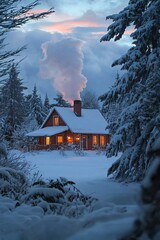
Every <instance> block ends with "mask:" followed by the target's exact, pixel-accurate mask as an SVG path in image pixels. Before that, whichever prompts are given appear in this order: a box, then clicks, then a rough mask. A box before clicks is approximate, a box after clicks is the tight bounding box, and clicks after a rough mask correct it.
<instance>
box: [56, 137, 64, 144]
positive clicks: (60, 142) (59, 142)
mask: <svg viewBox="0 0 160 240" xmlns="http://www.w3.org/2000/svg"><path fill="white" fill-rule="evenodd" d="M59 137H61V138H62V142H59V141H58V138H59ZM61 144H63V135H57V145H61Z"/></svg>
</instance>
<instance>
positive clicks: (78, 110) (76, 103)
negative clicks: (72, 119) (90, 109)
mask: <svg viewBox="0 0 160 240" xmlns="http://www.w3.org/2000/svg"><path fill="white" fill-rule="evenodd" d="M81 105H82V103H81V100H74V106H73V110H74V113H75V114H76V115H77V117H80V116H81Z"/></svg>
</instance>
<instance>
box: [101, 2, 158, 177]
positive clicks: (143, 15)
mask: <svg viewBox="0 0 160 240" xmlns="http://www.w3.org/2000/svg"><path fill="white" fill-rule="evenodd" d="M159 9H160V2H159V1H158V0H145V1H141V0H136V1H135V0H130V1H129V3H128V6H127V7H126V8H124V9H123V10H122V11H121V12H120V13H119V14H114V15H112V16H108V17H107V19H112V20H113V23H112V24H111V25H110V26H109V27H108V33H107V34H106V35H105V36H103V37H102V39H101V41H110V40H111V39H112V38H114V40H115V41H116V40H119V39H120V38H121V37H122V36H123V34H124V32H125V30H126V28H127V27H128V26H130V25H132V24H133V25H134V26H135V30H134V31H133V32H132V34H131V37H132V39H133V46H132V47H131V48H130V49H129V50H128V52H127V53H126V54H125V55H124V56H122V57H121V58H120V59H118V60H116V61H115V62H114V63H113V65H112V66H116V65H122V69H123V70H126V73H125V74H124V75H123V76H122V77H121V78H120V79H119V80H118V81H117V82H116V83H115V85H114V87H112V88H111V90H110V91H109V92H108V93H107V94H105V95H103V96H102V97H101V100H102V101H103V102H104V105H108V106H113V104H115V105H120V106H122V107H123V108H122V110H121V111H120V113H119V115H118V116H117V119H115V120H114V121H113V122H111V123H110V126H109V128H110V131H111V132H112V134H113V135H112V138H111V144H110V146H109V148H108V150H107V155H108V156H111V155H116V154H117V153H118V152H122V156H121V157H120V159H119V160H118V161H117V162H116V163H115V164H113V165H112V167H111V168H110V169H109V172H108V173H109V174H110V173H114V174H115V175H114V176H115V177H116V178H119V179H125V180H126V179H128V180H132V181H133V180H142V179H143V178H144V176H145V174H146V171H147V169H148V167H149V166H150V163H151V160H150V158H148V156H147V154H146V147H147V143H148V141H149V139H150V138H151V136H152V131H153V129H154V127H155V125H156V124H157V116H158V115H159V109H160V61H159V59H160V33H159V26H160V17H159Z"/></svg>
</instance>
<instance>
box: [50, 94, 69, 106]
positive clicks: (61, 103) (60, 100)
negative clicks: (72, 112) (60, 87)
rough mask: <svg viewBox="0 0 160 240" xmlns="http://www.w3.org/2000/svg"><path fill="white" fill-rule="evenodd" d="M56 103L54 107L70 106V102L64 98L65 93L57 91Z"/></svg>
mask: <svg viewBox="0 0 160 240" xmlns="http://www.w3.org/2000/svg"><path fill="white" fill-rule="evenodd" d="M54 100H55V101H56V103H54V104H52V107H54V106H57V107H70V106H71V105H70V103H69V102H67V101H65V100H64V99H63V95H62V94H61V93H57V97H55V98H54Z"/></svg>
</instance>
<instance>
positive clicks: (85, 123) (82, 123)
mask: <svg viewBox="0 0 160 240" xmlns="http://www.w3.org/2000/svg"><path fill="white" fill-rule="evenodd" d="M54 110H55V111H56V112H57V113H58V114H59V115H60V117H61V118H62V119H63V120H64V122H65V123H66V125H67V126H68V127H69V129H70V130H71V131H72V132H74V133H92V134H107V133H108V130H106V126H107V122H106V120H105V119H104V117H103V116H102V114H101V113H100V111H99V110H98V109H82V115H81V117H77V116H76V114H75V113H74V112H73V108H70V107H54V108H53V109H52V110H51V111H50V113H49V114H48V116H47V118H46V119H45V121H44V123H43V124H42V127H43V126H44V124H45V123H46V121H47V120H48V119H49V117H50V116H51V114H52V112H53V111H54ZM97 123H98V124H97Z"/></svg>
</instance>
